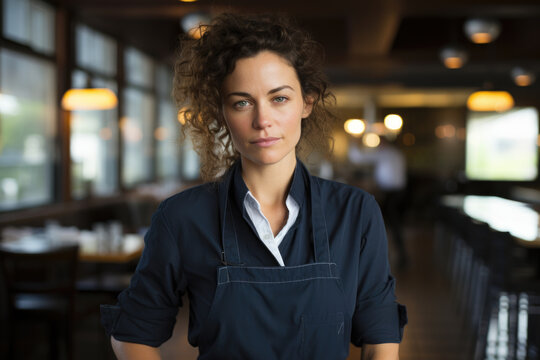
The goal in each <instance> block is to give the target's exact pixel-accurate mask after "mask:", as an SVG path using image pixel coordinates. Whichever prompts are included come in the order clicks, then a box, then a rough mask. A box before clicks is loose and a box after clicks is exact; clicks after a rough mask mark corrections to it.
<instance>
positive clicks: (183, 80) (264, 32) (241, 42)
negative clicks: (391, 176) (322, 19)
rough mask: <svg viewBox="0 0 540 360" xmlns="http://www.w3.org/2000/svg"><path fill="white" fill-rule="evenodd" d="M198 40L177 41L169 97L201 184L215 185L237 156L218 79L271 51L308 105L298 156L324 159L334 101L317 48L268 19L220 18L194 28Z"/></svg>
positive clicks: (292, 28) (276, 19)
mask: <svg viewBox="0 0 540 360" xmlns="http://www.w3.org/2000/svg"><path fill="white" fill-rule="evenodd" d="M199 31H201V33H203V35H202V36H201V37H200V38H199V39H191V38H188V37H185V36H184V37H183V38H182V39H181V42H180V47H179V52H178V55H177V59H176V63H175V67H174V70H175V71H174V72H175V74H174V83H173V97H174V100H175V103H176V106H177V108H178V109H181V110H180V111H181V112H183V114H181V115H183V117H184V119H185V126H184V127H183V134H184V135H186V133H187V134H189V135H190V137H191V139H192V141H193V145H194V147H195V150H196V151H197V153H198V154H199V156H200V158H201V176H202V178H203V180H205V181H210V180H216V179H217V178H218V177H219V176H220V174H222V173H223V172H224V170H225V169H226V168H228V167H229V166H230V165H232V163H233V162H234V161H235V160H236V159H237V158H238V157H239V153H238V152H237V151H236V150H235V149H234V147H233V145H232V140H231V136H230V133H229V130H228V128H227V126H226V124H225V120H224V118H223V114H222V110H221V108H222V107H221V106H222V104H221V86H222V84H223V80H224V79H225V77H226V76H227V75H229V74H231V73H232V72H233V71H234V67H235V64H236V61H237V60H239V59H242V58H247V57H252V56H255V55H257V54H258V53H259V52H261V51H265V50H266V51H272V52H274V53H276V54H278V55H280V56H282V57H283V58H284V59H286V60H287V61H288V62H289V64H290V65H291V66H292V67H294V69H295V70H296V73H297V75H298V79H299V82H300V85H301V88H302V95H303V97H304V101H309V102H312V103H313V110H312V112H311V114H310V115H309V116H308V117H307V118H305V119H302V123H301V138H300V141H299V143H298V145H297V146H296V153H297V154H298V155H299V156H306V155H308V154H309V152H311V151H312V150H314V149H317V150H319V151H321V152H322V153H323V154H329V153H330V148H331V137H330V129H331V122H332V119H333V118H334V116H333V115H332V113H331V112H330V111H329V110H328V107H329V106H330V105H332V104H333V103H334V102H335V98H334V96H333V94H332V93H331V92H330V91H329V90H328V83H327V80H326V77H325V75H324V73H323V69H322V59H323V49H322V46H321V45H320V44H318V43H317V42H315V41H314V40H312V39H311V37H310V36H309V34H307V33H306V32H304V31H302V30H300V29H298V28H297V27H296V26H293V25H292V24H291V22H290V21H289V20H288V19H284V18H283V17H277V16H271V15H255V16H246V15H237V14H222V15H220V16H218V17H217V18H215V19H214V20H213V21H212V23H211V24H210V25H206V26H204V28H203V27H201V28H199Z"/></svg>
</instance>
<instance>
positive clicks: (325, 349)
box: [199, 167, 351, 360]
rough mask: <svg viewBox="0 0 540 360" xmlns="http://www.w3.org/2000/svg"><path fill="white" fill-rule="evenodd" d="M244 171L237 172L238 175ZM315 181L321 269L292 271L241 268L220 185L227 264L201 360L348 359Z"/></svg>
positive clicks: (345, 321)
mask: <svg viewBox="0 0 540 360" xmlns="http://www.w3.org/2000/svg"><path fill="white" fill-rule="evenodd" d="M234 170H236V171H238V169H234ZM302 170H303V173H304V174H303V175H304V177H305V178H307V179H309V187H310V198H311V201H310V204H311V221H312V237H313V239H312V240H313V249H314V255H315V263H312V264H305V265H299V266H285V267H278V266H273V267H250V266H245V265H244V264H242V259H241V258H240V253H239V251H238V245H237V244H238V239H237V237H236V231H235V229H234V222H233V221H232V211H231V209H230V204H229V199H228V194H229V182H230V179H231V178H232V176H229V177H228V180H227V181H225V182H223V183H222V184H221V185H220V186H223V187H224V188H222V189H220V190H221V191H220V192H219V193H220V199H219V200H220V201H219V202H220V215H221V220H222V227H221V228H222V244H223V253H222V257H223V263H224V265H225V266H221V267H219V268H218V269H217V288H216V292H215V295H214V299H213V302H212V305H211V308H210V312H209V315H208V317H207V319H206V321H205V323H204V326H203V329H202V332H201V335H200V338H199V351H200V356H199V359H201V360H206V359H291V360H292V359H310V360H316V359H321V360H323V359H324V360H332V359H336V360H338V359H339V360H343V359H346V358H347V356H348V353H349V342H350V336H351V335H350V333H351V316H350V315H349V314H348V313H347V312H346V308H345V298H344V292H343V289H342V285H341V281H340V278H339V275H338V271H337V266H336V264H335V263H332V262H331V259H330V248H329V242H328V236H327V232H326V223H325V221H324V217H323V213H322V207H321V203H320V195H319V192H318V184H317V183H316V182H315V181H314V180H313V179H311V177H310V176H309V173H307V170H306V169H305V168H303V167H302Z"/></svg>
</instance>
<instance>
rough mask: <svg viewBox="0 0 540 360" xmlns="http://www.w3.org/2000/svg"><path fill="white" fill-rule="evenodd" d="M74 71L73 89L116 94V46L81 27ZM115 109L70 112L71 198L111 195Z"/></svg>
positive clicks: (115, 148) (113, 186)
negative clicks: (95, 88)
mask: <svg viewBox="0 0 540 360" xmlns="http://www.w3.org/2000/svg"><path fill="white" fill-rule="evenodd" d="M75 39H76V45H75V59H76V67H77V68H78V69H77V70H75V71H73V73H72V86H73V87H74V88H84V87H88V86H91V87H105V88H108V89H111V90H112V91H113V92H115V93H118V91H117V87H118V86H117V82H116V77H115V76H116V51H117V48H116V42H115V41H114V40H113V39H111V38H109V37H107V36H105V35H103V34H101V33H99V32H97V31H95V30H93V29H91V28H89V27H87V26H85V25H81V24H79V25H77V27H76V30H75ZM117 119H118V109H111V110H95V111H72V112H71V119H70V120H71V121H70V128H71V136H70V158H71V194H72V196H73V198H75V199H80V198H83V197H85V196H89V195H91V194H92V195H98V196H106V195H112V194H114V193H115V192H116V191H117V190H118V187H117V184H118V178H117V173H118V166H117V164H118V131H119V129H118V120H117Z"/></svg>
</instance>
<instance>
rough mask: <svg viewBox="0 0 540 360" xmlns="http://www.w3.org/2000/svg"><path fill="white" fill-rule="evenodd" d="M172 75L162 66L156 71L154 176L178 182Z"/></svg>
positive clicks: (176, 124)
mask: <svg viewBox="0 0 540 360" xmlns="http://www.w3.org/2000/svg"><path fill="white" fill-rule="evenodd" d="M172 79H173V74H172V71H170V70H169V69H168V68H167V67H166V66H164V65H162V66H159V67H158V68H157V71H156V89H157V94H158V98H159V103H158V124H157V128H156V130H155V131H154V137H155V139H156V175H157V178H158V179H159V180H167V181H173V182H174V181H179V180H180V150H181V148H180V142H179V140H180V136H179V135H180V123H179V122H178V117H177V115H176V111H175V108H174V105H173V103H172V99H171V90H172Z"/></svg>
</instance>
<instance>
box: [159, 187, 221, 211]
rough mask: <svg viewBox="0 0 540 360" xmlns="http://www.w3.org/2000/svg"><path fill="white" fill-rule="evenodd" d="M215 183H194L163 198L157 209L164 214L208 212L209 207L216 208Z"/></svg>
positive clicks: (216, 192)
mask: <svg viewBox="0 0 540 360" xmlns="http://www.w3.org/2000/svg"><path fill="white" fill-rule="evenodd" d="M217 195H218V185H217V183H212V182H210V183H204V184H201V185H196V186H193V187H190V188H187V189H185V190H182V191H180V192H179V193H177V194H175V195H172V196H171V197H169V198H167V199H165V200H163V201H162V202H161V204H160V205H159V208H158V210H160V211H161V212H163V213H164V214H166V215H173V214H174V215H175V217H176V216H178V215H180V214H181V215H185V216H198V215H199V214H201V213H208V210H209V208H212V207H216V208H217V199H218V197H217Z"/></svg>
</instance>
